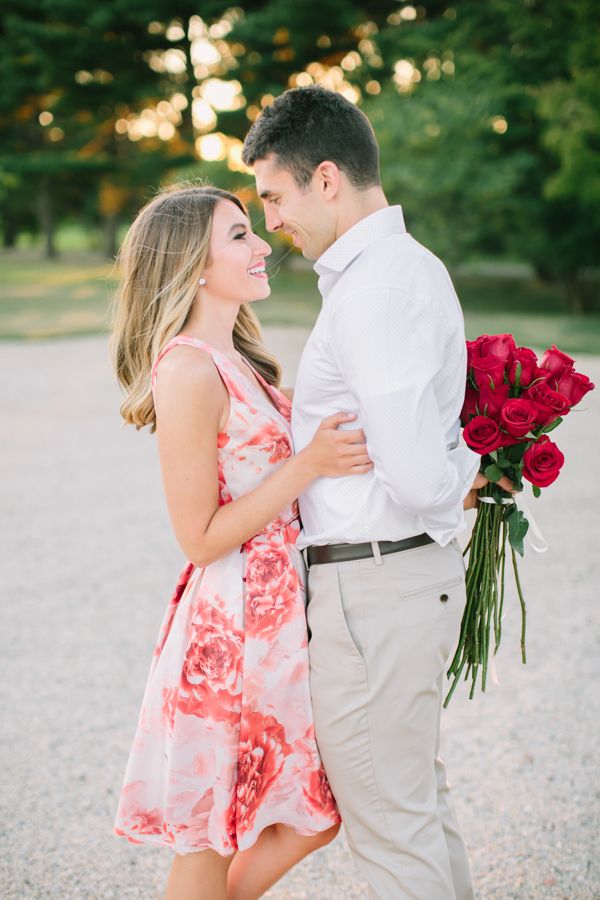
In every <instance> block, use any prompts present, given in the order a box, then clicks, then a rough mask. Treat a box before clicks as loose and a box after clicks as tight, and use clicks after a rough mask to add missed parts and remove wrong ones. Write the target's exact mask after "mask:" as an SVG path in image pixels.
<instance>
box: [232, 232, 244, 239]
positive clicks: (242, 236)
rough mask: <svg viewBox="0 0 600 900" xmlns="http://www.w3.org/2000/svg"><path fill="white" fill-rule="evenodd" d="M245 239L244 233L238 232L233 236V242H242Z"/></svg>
mask: <svg viewBox="0 0 600 900" xmlns="http://www.w3.org/2000/svg"><path fill="white" fill-rule="evenodd" d="M245 237H246V232H245V231H240V232H239V233H238V234H236V235H235V237H234V241H239V240H243V239H244V238H245Z"/></svg>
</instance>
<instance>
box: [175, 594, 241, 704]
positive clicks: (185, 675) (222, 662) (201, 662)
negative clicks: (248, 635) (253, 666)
mask: <svg viewBox="0 0 600 900" xmlns="http://www.w3.org/2000/svg"><path fill="white" fill-rule="evenodd" d="M217 603H219V606H217V605H216V604H217ZM221 605H222V601H221V600H219V598H215V599H214V600H213V601H210V600H208V601H207V602H206V603H203V604H201V605H200V606H199V607H198V610H197V612H196V615H195V616H194V618H193V620H192V633H191V640H190V643H189V645H188V648H187V651H186V655H185V662H184V664H183V672H182V675H181V683H182V688H183V691H182V692H181V694H180V697H179V700H178V706H179V708H180V709H181V710H182V712H184V713H187V714H190V715H194V716H200V717H208V718H212V719H214V720H215V721H223V720H226V721H234V720H235V719H236V718H237V717H238V716H239V714H240V710H241V690H242V665H243V656H244V633H243V632H242V631H239V630H238V629H237V628H236V627H235V625H234V621H233V617H231V616H227V615H225V613H224V612H223V610H222V608H220V606H221Z"/></svg>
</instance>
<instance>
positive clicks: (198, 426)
mask: <svg viewBox="0 0 600 900" xmlns="http://www.w3.org/2000/svg"><path fill="white" fill-rule="evenodd" d="M181 349H182V350H183V349H184V348H181ZM169 357H170V358H166V359H165V360H163V362H162V363H161V371H160V377H159V379H158V380H157V389H156V412H157V435H158V450H159V457H160V463H161V469H162V476H163V484H164V489H165V495H166V499H167V507H168V510H169V516H170V519H171V523H172V525H173V530H174V531H175V536H176V538H177V540H178V542H179V544H180V546H181V548H182V549H183V551H184V553H185V554H186V556H187V557H188V559H189V560H190V561H191V562H193V563H194V564H195V565H197V566H206V565H208V564H209V563H211V562H213V561H214V560H216V559H219V558H220V557H222V556H224V555H225V554H226V553H229V552H230V551H231V550H233V549H235V548H236V547H240V546H241V545H242V544H243V543H244V542H245V541H247V540H248V539H249V538H251V537H253V535H255V534H257V533H258V532H260V531H262V530H263V528H264V527H265V526H266V525H268V523H269V522H270V521H272V520H273V519H274V518H275V517H276V516H277V515H279V513H280V512H281V511H282V510H283V509H285V507H286V506H287V505H288V504H289V503H291V502H292V501H293V500H295V499H296V497H298V495H299V494H300V493H301V492H302V491H303V490H304V488H305V487H306V486H307V485H308V484H309V483H310V482H311V481H312V480H313V479H315V478H317V477H319V476H329V477H336V476H339V475H349V474H361V473H362V472H367V471H369V470H370V469H371V468H372V464H371V462H370V460H369V458H368V455H367V452H366V444H365V438H364V434H363V433H362V431H360V430H355V431H338V430H337V426H338V425H340V424H341V423H342V422H348V421H350V419H351V418H353V417H352V416H349V415H348V414H347V413H339V414H338V415H337V416H331V417H330V418H329V419H327V420H325V422H324V423H323V424H322V425H321V427H320V428H319V429H318V431H317V434H316V435H315V438H313V441H312V442H311V444H309V445H308V447H306V448H305V449H304V450H303V451H301V452H300V453H298V454H297V455H296V456H293V457H292V458H291V459H289V460H288V461H286V462H285V463H284V464H283V465H281V466H280V467H279V468H278V469H277V470H276V471H275V472H274V473H273V474H272V475H270V476H268V477H267V478H265V480H264V481H263V482H262V484H260V485H259V487H257V488H255V489H254V490H252V491H249V492H248V493H247V494H245V495H244V496H243V497H240V498H239V499H238V500H234V501H233V502H231V503H227V504H225V505H224V506H221V507H219V482H218V467H217V435H218V433H219V431H220V429H221V427H223V426H224V424H225V422H226V418H227V411H228V405H229V398H228V395H227V391H226V390H225V387H224V385H223V382H222V381H221V379H220V377H219V375H218V373H217V371H216V369H215V367H214V364H213V362H212V360H210V358H209V357H208V356H206V355H205V354H203V353H200V352H199V351H198V350H194V355H193V357H192V355H191V354H190V352H189V351H188V352H187V353H185V352H182V353H177V351H176V350H173V351H171V353H170V354H169ZM159 385H160V388H159ZM242 465H243V463H242Z"/></svg>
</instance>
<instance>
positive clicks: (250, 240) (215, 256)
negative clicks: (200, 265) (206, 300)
mask: <svg viewBox="0 0 600 900" xmlns="http://www.w3.org/2000/svg"><path fill="white" fill-rule="evenodd" d="M270 253H271V248H270V246H269V245H268V244H267V242H266V241H263V239H262V238H260V237H259V236H258V235H257V234H254V232H253V231H252V228H251V226H250V222H249V220H248V217H247V216H246V215H244V213H243V212H242V211H241V209H240V208H239V207H238V206H236V205H235V203H233V202H232V201H231V200H220V201H219V202H218V203H217V205H216V206H215V209H214V212H213V222H212V233H211V237H210V244H209V250H208V262H207V264H206V266H205V268H204V271H203V273H202V277H203V278H205V279H206V285H205V287H204V290H206V291H207V293H209V294H210V295H211V296H212V297H216V298H223V299H225V300H237V301H239V302H240V303H246V302H248V301H252V300H263V299H264V298H265V297H268V296H269V294H270V293H271V288H270V287H269V279H268V276H267V273H266V272H265V259H266V257H267V256H269V254H270Z"/></svg>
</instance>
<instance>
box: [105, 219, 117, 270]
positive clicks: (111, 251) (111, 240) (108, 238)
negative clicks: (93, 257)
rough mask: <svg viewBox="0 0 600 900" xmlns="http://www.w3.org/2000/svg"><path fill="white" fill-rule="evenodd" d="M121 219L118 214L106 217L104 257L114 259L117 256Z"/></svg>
mask: <svg viewBox="0 0 600 900" xmlns="http://www.w3.org/2000/svg"><path fill="white" fill-rule="evenodd" d="M118 225H119V217H118V215H117V214H116V213H110V214H109V215H107V216H104V255H105V256H106V258H107V259H114V258H115V256H116V255H117V228H118Z"/></svg>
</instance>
